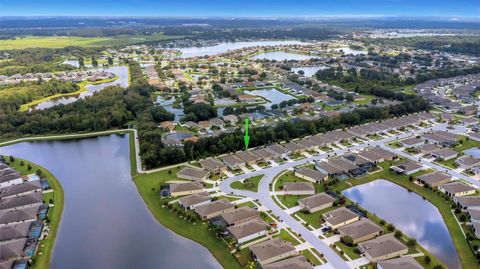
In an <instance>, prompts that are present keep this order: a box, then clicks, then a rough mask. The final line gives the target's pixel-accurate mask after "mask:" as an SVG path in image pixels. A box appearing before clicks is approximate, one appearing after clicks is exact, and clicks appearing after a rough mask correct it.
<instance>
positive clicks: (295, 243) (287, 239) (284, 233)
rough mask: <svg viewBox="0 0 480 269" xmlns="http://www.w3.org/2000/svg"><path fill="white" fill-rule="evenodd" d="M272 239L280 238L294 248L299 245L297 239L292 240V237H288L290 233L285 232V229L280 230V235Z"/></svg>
mask: <svg viewBox="0 0 480 269" xmlns="http://www.w3.org/2000/svg"><path fill="white" fill-rule="evenodd" d="M274 237H280V238H282V239H283V240H285V241H288V242H290V243H292V244H293V245H294V246H296V245H298V244H300V242H299V241H298V240H297V239H295V238H293V236H292V235H290V233H289V232H287V230H285V229H282V230H280V234H277V235H275V236H274Z"/></svg>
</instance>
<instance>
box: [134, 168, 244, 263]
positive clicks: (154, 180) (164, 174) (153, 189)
mask: <svg viewBox="0 0 480 269" xmlns="http://www.w3.org/2000/svg"><path fill="white" fill-rule="evenodd" d="M177 169H178V168H172V169H170V170H171V171H172V173H171V174H169V173H168V170H162V171H158V172H155V173H151V174H142V175H137V176H135V177H134V179H133V180H134V182H135V185H136V186H137V189H138V192H139V193H140V195H141V196H142V198H143V199H144V201H145V203H146V204H147V206H148V208H149V209H150V211H151V212H152V214H153V216H154V217H155V218H156V219H157V221H158V222H159V223H160V224H162V225H163V226H165V227H166V228H167V229H170V230H172V231H173V232H175V233H177V234H178V235H181V236H183V237H186V238H189V239H191V240H193V241H196V242H198V243H199V244H201V245H203V246H204V247H206V248H207V249H208V250H209V251H210V252H211V253H212V254H213V256H214V257H215V258H216V259H217V260H218V261H219V262H220V264H221V265H222V266H223V267H224V268H242V266H241V265H240V264H239V263H238V262H237V260H236V258H235V257H234V256H233V255H232V254H230V252H229V250H228V248H227V247H225V244H224V243H222V241H221V240H219V239H218V238H217V237H216V236H215V234H214V232H213V231H211V230H209V228H208V224H207V223H203V222H202V221H200V220H199V219H198V218H197V221H196V223H195V224H193V223H191V222H188V221H186V220H184V219H181V218H179V217H178V216H176V214H175V213H174V212H172V211H170V210H169V209H168V208H167V207H162V204H163V203H165V202H167V201H169V199H161V198H160V196H159V186H160V185H161V184H162V183H164V182H166V181H169V180H176V179H177V178H176V177H175V171H177ZM191 214H193V213H191Z"/></svg>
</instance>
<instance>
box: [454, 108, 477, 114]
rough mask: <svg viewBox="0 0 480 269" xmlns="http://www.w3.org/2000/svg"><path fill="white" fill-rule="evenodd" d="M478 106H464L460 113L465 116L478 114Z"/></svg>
mask: <svg viewBox="0 0 480 269" xmlns="http://www.w3.org/2000/svg"><path fill="white" fill-rule="evenodd" d="M477 110H478V109H477V107H476V106H462V107H461V108H460V109H459V110H458V113H460V114H462V115H465V116H472V115H476V114H477Z"/></svg>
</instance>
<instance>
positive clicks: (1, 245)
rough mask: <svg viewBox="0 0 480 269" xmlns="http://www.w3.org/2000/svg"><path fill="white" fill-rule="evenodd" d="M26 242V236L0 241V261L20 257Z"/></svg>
mask: <svg viewBox="0 0 480 269" xmlns="http://www.w3.org/2000/svg"><path fill="white" fill-rule="evenodd" d="M26 243H27V238H21V239H16V240H10V241H5V242H0V261H3V260H10V259H17V258H20V257H22V256H23V249H24V248H25V244H26Z"/></svg>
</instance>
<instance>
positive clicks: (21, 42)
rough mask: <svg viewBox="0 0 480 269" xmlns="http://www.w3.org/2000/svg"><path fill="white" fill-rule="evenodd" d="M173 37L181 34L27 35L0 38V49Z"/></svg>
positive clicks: (130, 41)
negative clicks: (105, 35)
mask: <svg viewBox="0 0 480 269" xmlns="http://www.w3.org/2000/svg"><path fill="white" fill-rule="evenodd" d="M175 38H182V36H166V35H163V34H161V33H155V34H152V35H120V36H115V37H77V36H27V37H21V38H16V39H5V40H0V50H13V49H27V48H63V47H67V46H80V47H99V46H116V45H128V44H135V43H141V42H148V41H160V40H165V39H175Z"/></svg>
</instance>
